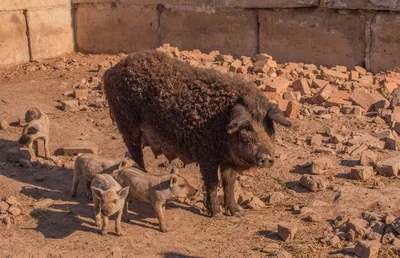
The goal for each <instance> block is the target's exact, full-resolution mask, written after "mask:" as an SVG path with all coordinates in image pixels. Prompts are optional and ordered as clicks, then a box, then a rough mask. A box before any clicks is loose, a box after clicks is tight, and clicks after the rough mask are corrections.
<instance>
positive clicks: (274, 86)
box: [265, 77, 289, 94]
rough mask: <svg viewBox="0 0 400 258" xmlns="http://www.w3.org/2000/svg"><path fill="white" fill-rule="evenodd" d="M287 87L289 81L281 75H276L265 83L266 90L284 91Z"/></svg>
mask: <svg viewBox="0 0 400 258" xmlns="http://www.w3.org/2000/svg"><path fill="white" fill-rule="evenodd" d="M288 87H289V81H288V80H287V79H285V78H282V77H276V78H275V79H274V80H273V81H272V82H269V83H267V86H266V89H265V90H266V91H270V92H276V93H281V94H282V93H284V92H285V91H286V89H287V88H288Z"/></svg>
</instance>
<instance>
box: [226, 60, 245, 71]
mask: <svg viewBox="0 0 400 258" xmlns="http://www.w3.org/2000/svg"><path fill="white" fill-rule="evenodd" d="M240 67H242V61H240V60H239V59H236V60H235V61H233V62H232V63H231V66H230V67H229V71H230V72H233V73H234V72H236V71H237V69H239V68H240Z"/></svg>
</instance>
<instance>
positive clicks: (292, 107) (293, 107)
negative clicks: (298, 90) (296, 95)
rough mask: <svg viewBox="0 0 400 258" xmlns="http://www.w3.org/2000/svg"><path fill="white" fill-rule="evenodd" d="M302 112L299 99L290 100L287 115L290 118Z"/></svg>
mask: <svg viewBox="0 0 400 258" xmlns="http://www.w3.org/2000/svg"><path fill="white" fill-rule="evenodd" d="M299 112H300V104H299V102H297V101H293V100H291V101H289V103H288V106H287V109H286V113H285V115H286V116H287V117H289V118H296V117H297V116H298V115H299Z"/></svg>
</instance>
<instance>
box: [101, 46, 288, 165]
mask: <svg viewBox="0 0 400 258" xmlns="http://www.w3.org/2000/svg"><path fill="white" fill-rule="evenodd" d="M104 90H105V94H106V97H107V100H108V102H109V105H110V109H111V110H112V115H113V117H114V119H115V121H116V123H117V126H118V128H119V130H120V131H121V133H122V135H123V136H124V140H125V143H126V144H127V145H128V146H129V145H130V144H132V141H133V140H134V139H133V138H134V136H132V134H131V133H130V132H131V131H132V128H138V127H139V125H141V124H142V123H146V124H150V125H151V127H153V128H156V129H155V130H156V131H157V133H158V134H162V136H161V138H162V139H165V143H159V144H161V145H163V144H164V145H163V146H162V147H160V148H161V149H162V152H163V153H164V154H165V153H166V152H173V153H174V154H176V155H177V156H178V157H180V156H182V155H183V156H185V155H186V156H187V155H188V154H190V155H189V156H191V159H194V160H193V161H196V162H198V161H200V160H203V161H204V160H208V162H213V161H215V162H218V161H221V159H223V158H224V156H225V155H226V154H227V151H228V149H229V146H226V142H227V141H226V139H227V137H228V134H227V125H228V124H229V121H230V114H231V110H232V107H233V106H234V105H235V104H236V103H240V104H243V105H244V106H246V107H247V108H248V111H249V113H250V114H251V115H252V117H253V118H254V119H255V120H257V121H260V122H261V121H263V119H264V118H265V117H266V115H267V113H268V112H276V113H278V116H282V117H283V115H282V114H281V112H280V111H279V109H278V108H277V106H276V104H272V103H270V102H268V101H267V99H266V98H265V97H264V96H263V94H262V92H261V91H260V90H259V89H258V88H257V87H255V86H254V84H253V83H251V82H246V81H244V79H243V78H242V77H240V76H228V75H222V74H221V73H220V72H218V71H215V70H213V69H205V68H193V67H191V66H189V65H187V64H185V63H184V62H182V61H180V60H177V59H174V58H172V57H169V56H168V55H167V54H165V53H163V52H159V51H156V50H147V51H141V52H137V53H133V54H131V55H129V56H128V57H127V58H126V59H124V60H122V61H121V62H120V63H118V64H117V65H116V66H114V67H112V68H111V69H109V70H108V71H107V72H106V73H105V75H104ZM267 120H268V119H267ZM267 125H268V129H267V131H268V133H269V135H270V136H271V139H273V134H274V129H273V123H272V120H270V121H267ZM147 133H148V132H145V134H147ZM167 145H168V146H167ZM167 149H168V150H167Z"/></svg>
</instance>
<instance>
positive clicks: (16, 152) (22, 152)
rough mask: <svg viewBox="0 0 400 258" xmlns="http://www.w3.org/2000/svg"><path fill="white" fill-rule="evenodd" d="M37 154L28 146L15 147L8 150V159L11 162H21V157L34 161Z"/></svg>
mask: <svg viewBox="0 0 400 258" xmlns="http://www.w3.org/2000/svg"><path fill="white" fill-rule="evenodd" d="M34 158H35V154H34V153H33V152H32V151H31V150H30V149H28V148H19V147H14V148H11V149H9V150H8V151H7V156H6V160H8V161H10V162H19V160H20V159H25V160H29V161H32V160H33V159H34Z"/></svg>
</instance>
